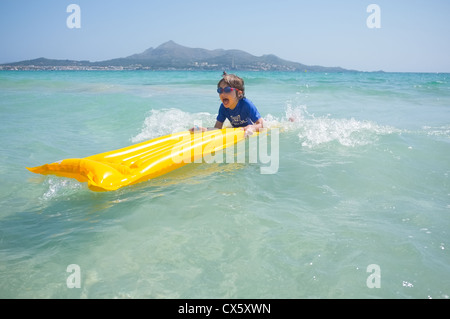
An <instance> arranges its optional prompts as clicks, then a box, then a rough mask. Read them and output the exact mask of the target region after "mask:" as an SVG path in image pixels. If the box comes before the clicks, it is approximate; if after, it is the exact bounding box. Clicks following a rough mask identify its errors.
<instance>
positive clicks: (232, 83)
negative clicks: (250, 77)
mask: <svg viewBox="0 0 450 319" xmlns="http://www.w3.org/2000/svg"><path fill="white" fill-rule="evenodd" d="M224 86H229V87H231V88H235V89H238V90H239V91H237V97H238V99H242V98H244V97H245V86H244V80H243V79H241V78H240V77H238V76H236V75H234V74H227V72H225V71H224V72H223V75H222V79H221V80H220V81H219V83H217V88H219V87H224Z"/></svg>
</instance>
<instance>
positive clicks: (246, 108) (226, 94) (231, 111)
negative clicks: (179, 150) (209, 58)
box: [190, 72, 264, 135]
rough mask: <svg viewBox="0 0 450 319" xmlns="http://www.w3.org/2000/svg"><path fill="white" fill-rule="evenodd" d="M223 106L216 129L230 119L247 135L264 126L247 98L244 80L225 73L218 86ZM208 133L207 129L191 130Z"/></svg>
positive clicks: (256, 110) (197, 128) (220, 108)
mask: <svg viewBox="0 0 450 319" xmlns="http://www.w3.org/2000/svg"><path fill="white" fill-rule="evenodd" d="M217 93H219V97H220V100H221V101H222V104H221V105H220V107H219V114H218V115H217V119H216V124H215V125H214V129H221V128H222V127H223V122H224V121H225V119H228V120H229V121H230V123H231V125H232V126H233V127H242V128H243V130H244V131H245V133H246V135H251V134H252V133H253V132H255V131H258V130H259V129H260V128H262V127H263V125H264V120H263V118H262V117H261V115H260V114H259V112H258V109H257V108H256V106H255V105H254V104H253V103H252V102H251V101H250V100H248V99H247V98H246V97H245V88H244V80H243V79H241V78H240V77H238V76H236V75H234V74H227V73H226V72H223V75H222V79H221V80H220V81H219V83H218V84H217ZM195 130H201V131H203V132H204V131H207V130H208V129H207V128H205V127H195V128H191V129H190V131H191V132H194V131H195Z"/></svg>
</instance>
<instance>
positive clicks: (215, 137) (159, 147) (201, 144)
mask: <svg viewBox="0 0 450 319" xmlns="http://www.w3.org/2000/svg"><path fill="white" fill-rule="evenodd" d="M254 135H257V134H254ZM244 138H245V132H244V131H243V130H242V129H241V128H225V129H221V130H211V131H207V132H198V133H191V132H189V131H183V132H179V133H175V134H170V135H166V136H162V137H158V138H155V139H153V140H149V141H146V142H142V143H138V144H135V145H131V146H128V147H125V148H121V149H118V150H114V151H110V152H106V153H101V154H97V155H92V156H89V157H85V158H69V159H64V160H61V161H58V162H55V163H52V164H44V165H42V166H37V167H33V168H29V167H27V169H28V170H30V171H31V172H33V173H37V174H43V175H49V174H52V175H57V176H62V177H69V178H75V179H77V180H78V181H79V182H87V183H88V187H89V188H90V189H91V190H93V191H113V190H117V189H119V188H121V187H123V186H127V185H131V184H135V183H139V182H142V181H145V180H148V179H151V178H155V177H158V176H161V175H163V174H165V173H168V172H170V171H172V170H174V169H177V168H179V167H181V166H183V165H185V164H188V163H193V162H198V160H199V159H200V161H201V160H202V159H203V158H205V157H207V156H212V154H215V153H214V152H218V151H220V150H222V149H225V148H227V147H229V146H231V145H234V144H236V143H238V142H239V141H241V140H243V139H244Z"/></svg>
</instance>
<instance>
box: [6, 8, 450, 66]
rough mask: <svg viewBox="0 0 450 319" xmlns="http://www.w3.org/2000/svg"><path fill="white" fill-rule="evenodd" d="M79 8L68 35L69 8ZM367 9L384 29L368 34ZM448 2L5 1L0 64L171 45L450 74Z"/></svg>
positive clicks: (115, 53) (94, 57)
mask: <svg viewBox="0 0 450 319" xmlns="http://www.w3.org/2000/svg"><path fill="white" fill-rule="evenodd" d="M72 3H73V4H77V5H79V7H80V8H81V15H80V17H81V28H79V29H76V28H74V29H70V28H68V27H67V24H66V20H67V17H68V16H69V15H70V13H67V12H66V9H67V6H68V5H69V4H72ZM370 4H377V5H378V6H379V8H380V10H381V14H380V23H381V28H368V26H367V23H366V20H367V18H368V17H369V16H370V15H371V13H368V12H367V10H366V9H367V7H368V6H369V5H370ZM449 14H450V1H449V0H394V1H393V0H368V1H365V0H342V1H336V0H315V1H312V0H308V1H306V0H305V1H304V0H279V1H273V0H271V1H265V0H259V1H258V0H240V1H228V2H227V1H211V0H183V1H182V0H162V1H156V0H127V1H124V0H69V1H65V0H39V1H30V0H26V1H25V0H0V43H1V49H0V63H7V62H15V61H21V60H27V59H34V58H39V57H46V58H54V59H74V60H90V61H101V60H107V59H112V58H118V57H125V56H128V55H132V54H134V53H140V52H142V51H144V50H146V49H148V48H150V47H157V46H158V45H160V44H162V43H164V42H166V41H169V40H173V41H175V42H177V43H179V44H181V45H184V46H188V47H196V48H205V49H211V50H212V49H240V50H244V51H247V52H249V53H251V54H254V55H257V56H260V55H263V54H275V55H277V56H279V57H281V58H283V59H287V60H291V61H295V62H300V63H304V64H307V65H322V66H340V67H344V68H348V69H356V70H361V71H377V70H384V71H389V72H450V59H449V52H450V19H448V16H449Z"/></svg>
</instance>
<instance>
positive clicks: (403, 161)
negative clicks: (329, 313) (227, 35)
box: [0, 71, 450, 299]
mask: <svg viewBox="0 0 450 319" xmlns="http://www.w3.org/2000/svg"><path fill="white" fill-rule="evenodd" d="M237 74H238V75H240V76H242V77H243V78H244V79H245V81H246V95H247V97H248V98H249V99H250V100H252V101H253V102H254V103H255V104H256V105H257V107H258V108H259V110H260V112H261V114H262V115H263V117H264V118H265V120H266V123H267V125H268V126H269V127H272V128H276V129H278V130H279V145H278V147H279V167H278V169H277V171H276V172H275V173H274V174H261V170H260V168H261V167H262V166H263V164H262V163H224V164H218V163H213V164H206V163H205V164H190V165H187V166H185V167H183V168H180V169H178V170H176V171H173V172H171V173H169V174H167V175H164V176H162V177H160V178H157V179H154V180H151V181H148V182H143V183H140V184H137V185H133V186H129V187H125V188H122V189H119V190H118V191H115V192H106V193H96V192H92V191H90V190H89V189H88V188H87V186H86V185H85V184H81V183H78V182H77V181H74V180H71V179H65V178H59V177H55V176H41V175H37V174H33V173H31V172H29V171H27V170H26V169H25V167H32V166H38V165H42V164H45V163H50V162H55V161H57V160H60V159H63V158H70V157H85V156H89V155H93V154H97V153H100V152H105V151H109V150H113V149H117V148H121V147H125V146H128V145H131V144H133V143H137V142H141V141H145V140H147V139H150V138H154V137H157V136H161V135H165V134H170V133H172V132H178V131H181V130H185V129H187V128H190V127H192V126H193V124H194V122H198V121H201V122H202V123H203V124H204V125H205V126H212V125H214V122H215V116H216V112H217V110H218V107H219V103H220V102H219V99H218V96H217V93H216V92H215V89H216V83H217V82H218V80H219V79H220V75H221V74H220V72H175V71H174V72H6V71H2V72H0V121H1V126H0V132H1V133H0V139H1V144H0V155H1V156H0V174H1V176H2V182H1V183H0V205H1V210H0V297H1V298H423V299H426V298H436V299H441V298H448V297H449V296H450V276H449V274H450V254H449V250H450V247H449V246H450V234H449V229H450V185H449V173H450V165H449V163H450V161H449V160H450V83H449V80H450V79H449V77H450V75H448V74H390V73H345V74H326V73H277V72H267V73H264V72H237ZM69 265H77V266H78V267H79V268H78V270H79V271H78V270H77V271H73V270H72V268H69V271H68V266H69ZM370 265H376V266H378V267H379V268H378V269H379V272H373V271H372V270H371V269H373V268H370ZM368 267H369V271H368ZM75 275H79V277H74V276H75ZM372 275H376V276H375V277H369V276H372ZM74 278H75V279H74ZM374 278H375V279H374ZM68 280H69V282H71V283H78V284H79V288H78V287H77V286H75V288H70V284H68ZM371 283H372V284H371Z"/></svg>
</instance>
